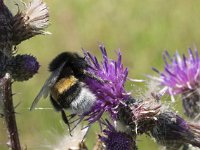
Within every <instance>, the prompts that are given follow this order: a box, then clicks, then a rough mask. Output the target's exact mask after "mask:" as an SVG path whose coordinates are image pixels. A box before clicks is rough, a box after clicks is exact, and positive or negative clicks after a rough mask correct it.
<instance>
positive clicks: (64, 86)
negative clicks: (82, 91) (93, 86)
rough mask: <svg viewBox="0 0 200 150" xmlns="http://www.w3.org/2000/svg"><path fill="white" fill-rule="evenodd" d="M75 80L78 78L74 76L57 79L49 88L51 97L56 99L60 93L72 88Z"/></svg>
mask: <svg viewBox="0 0 200 150" xmlns="http://www.w3.org/2000/svg"><path fill="white" fill-rule="evenodd" d="M77 82H78V79H76V78H75V77H74V76H69V77H65V78H61V79H59V80H58V81H57V82H56V84H55V85H54V86H53V87H52V89H51V95H52V97H53V98H54V99H55V100H58V99H59V97H60V95H62V94H64V92H66V91H68V90H69V89H70V88H72V87H73V86H74V85H75V84H76V83H77Z"/></svg>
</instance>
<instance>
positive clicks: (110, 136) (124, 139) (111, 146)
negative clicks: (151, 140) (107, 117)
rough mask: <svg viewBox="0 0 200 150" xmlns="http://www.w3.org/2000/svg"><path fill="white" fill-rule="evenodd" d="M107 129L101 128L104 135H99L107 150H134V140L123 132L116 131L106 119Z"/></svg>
mask: <svg viewBox="0 0 200 150" xmlns="http://www.w3.org/2000/svg"><path fill="white" fill-rule="evenodd" d="M106 127H107V129H105V130H103V133H104V135H105V136H99V138H100V140H101V141H102V142H103V143H104V144H105V146H106V149H107V150H136V149H137V147H136V145H135V141H134V140H133V139H132V137H131V136H130V135H128V134H126V133H124V132H118V131H116V129H115V128H114V126H112V125H111V124H110V123H109V122H108V121H107V122H106Z"/></svg>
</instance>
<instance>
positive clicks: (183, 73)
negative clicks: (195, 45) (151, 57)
mask: <svg viewBox="0 0 200 150" xmlns="http://www.w3.org/2000/svg"><path fill="white" fill-rule="evenodd" d="M188 53H189V56H188V57H186V56H185V55H183V57H182V58H181V56H180V55H179V54H178V52H176V54H175V55H174V57H173V58H171V57H170V55H169V54H168V52H167V51H166V52H165V54H164V55H163V58H164V61H165V69H164V71H163V72H159V71H158V70H156V69H154V71H156V72H157V73H159V75H160V77H158V78H154V79H156V80H158V81H159V82H160V83H161V85H162V86H164V87H166V88H167V91H168V93H169V94H170V95H171V96H174V95H178V94H181V95H182V100H183V106H184V107H183V108H184V111H185V114H186V115H187V116H188V117H190V118H195V117H197V115H198V114H199V113H200V99H199V97H200V96H199V95H200V93H199V83H200V58H199V55H198V51H197V49H195V50H194V53H193V51H192V50H191V49H189V50H188Z"/></svg>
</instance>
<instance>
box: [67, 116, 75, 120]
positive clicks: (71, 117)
mask: <svg viewBox="0 0 200 150" xmlns="http://www.w3.org/2000/svg"><path fill="white" fill-rule="evenodd" d="M75 116H76V114H71V115H69V116H67V118H69V119H68V120H69V121H70V120H71V119H73V118H74V117H75Z"/></svg>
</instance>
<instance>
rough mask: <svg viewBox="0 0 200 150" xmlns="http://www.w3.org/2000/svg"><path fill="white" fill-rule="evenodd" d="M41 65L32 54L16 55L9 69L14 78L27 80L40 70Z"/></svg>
mask: <svg viewBox="0 0 200 150" xmlns="http://www.w3.org/2000/svg"><path fill="white" fill-rule="evenodd" d="M39 67H40V65H39V62H38V61H37V59H36V58H35V57H33V56H30V55H26V54H25V55H17V56H14V57H13V58H12V60H11V62H10V64H9V71H10V72H11V75H12V77H13V79H14V80H16V81H25V80H28V79H30V78H32V77H33V75H35V74H36V73H37V72H38V69H39Z"/></svg>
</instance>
